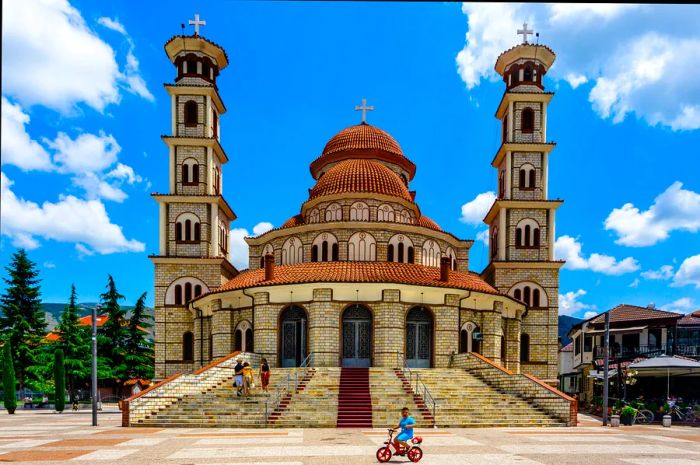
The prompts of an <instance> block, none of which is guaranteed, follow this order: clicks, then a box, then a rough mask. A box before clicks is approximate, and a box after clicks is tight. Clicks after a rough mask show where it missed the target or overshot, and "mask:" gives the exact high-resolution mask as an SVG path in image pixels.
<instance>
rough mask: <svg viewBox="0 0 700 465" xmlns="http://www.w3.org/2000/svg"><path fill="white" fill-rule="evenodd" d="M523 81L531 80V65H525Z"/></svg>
mask: <svg viewBox="0 0 700 465" xmlns="http://www.w3.org/2000/svg"><path fill="white" fill-rule="evenodd" d="M523 81H532V66H530V65H527V66H525V72H524V73H523Z"/></svg>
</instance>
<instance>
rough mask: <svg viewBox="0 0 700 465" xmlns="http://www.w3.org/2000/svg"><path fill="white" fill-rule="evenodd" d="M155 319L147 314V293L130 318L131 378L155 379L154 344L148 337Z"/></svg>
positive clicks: (128, 358) (128, 344)
mask: <svg viewBox="0 0 700 465" xmlns="http://www.w3.org/2000/svg"><path fill="white" fill-rule="evenodd" d="M152 320H153V317H152V316H151V315H148V314H147V313H146V293H145V292H144V293H143V294H141V297H139V299H138V300H137V301H136V305H135V306H134V311H133V312H132V314H131V318H129V325H128V326H127V330H128V331H127V339H126V346H125V349H126V361H127V364H128V366H129V378H141V379H149V380H150V379H153V375H154V372H153V342H151V341H150V340H149V339H148V337H147V334H148V332H147V331H148V328H151V327H153V324H152V323H151V321H152Z"/></svg>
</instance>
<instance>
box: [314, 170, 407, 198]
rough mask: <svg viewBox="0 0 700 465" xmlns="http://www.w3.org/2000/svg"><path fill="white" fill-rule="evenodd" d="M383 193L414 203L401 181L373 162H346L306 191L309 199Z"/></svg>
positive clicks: (327, 173)
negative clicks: (357, 193)
mask: <svg viewBox="0 0 700 465" xmlns="http://www.w3.org/2000/svg"><path fill="white" fill-rule="evenodd" d="M355 192H362V193H370V194H384V195H391V196H394V197H399V198H402V199H404V200H407V201H409V202H412V201H413V198H412V197H411V194H410V193H409V192H408V189H407V188H406V185H405V184H404V183H403V181H401V178H399V176H398V175H397V174H396V173H394V172H393V171H391V170H390V169H389V168H387V167H386V166H384V165H382V164H381V163H379V162H376V161H372V160H345V161H341V162H340V163H338V164H337V165H335V166H333V167H332V168H330V169H329V170H328V171H327V172H326V174H324V175H323V176H322V177H321V179H319V180H318V182H317V183H316V185H315V186H314V187H313V188H312V189H311V190H310V191H309V199H314V198H316V197H321V196H324V195H333V194H345V193H355Z"/></svg>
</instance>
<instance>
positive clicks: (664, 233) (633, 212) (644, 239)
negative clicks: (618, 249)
mask: <svg viewBox="0 0 700 465" xmlns="http://www.w3.org/2000/svg"><path fill="white" fill-rule="evenodd" d="M682 187H683V184H682V183H681V182H679V181H676V182H674V183H673V184H671V185H670V186H669V188H668V189H666V190H665V191H664V192H662V193H661V194H659V196H658V197H656V199H654V204H653V205H652V206H651V207H649V209H648V210H645V211H640V210H639V208H637V207H635V206H634V205H633V204H631V203H626V204H624V205H623V206H622V207H621V208H615V209H613V211H612V212H610V215H608V217H607V218H606V219H605V223H604V224H605V229H608V230H613V231H615V233H616V234H617V235H618V239H617V240H616V241H615V242H616V243H617V244H622V245H626V246H630V247H644V246H649V245H654V244H656V243H657V242H660V241H663V240H665V239H667V238H668V236H669V233H670V232H671V231H674V230H685V231H690V232H696V231H697V230H698V229H700V194H698V193H697V192H693V191H689V190H686V189H682Z"/></svg>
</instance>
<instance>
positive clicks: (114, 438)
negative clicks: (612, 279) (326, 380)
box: [0, 409, 700, 465]
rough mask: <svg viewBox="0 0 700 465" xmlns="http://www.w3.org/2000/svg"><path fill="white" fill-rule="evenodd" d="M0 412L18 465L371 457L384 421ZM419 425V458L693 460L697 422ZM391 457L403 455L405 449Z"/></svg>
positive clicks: (0, 439)
mask: <svg viewBox="0 0 700 465" xmlns="http://www.w3.org/2000/svg"><path fill="white" fill-rule="evenodd" d="M90 421H91V417H90V414H89V412H80V413H72V412H66V413H63V414H55V413H52V412H27V411H23V410H21V409H20V410H18V412H17V414H16V415H14V416H10V415H7V414H3V415H0V462H3V463H5V462H12V463H25V464H44V463H47V464H59V463H78V464H79V463H83V464H112V463H115V464H116V463H118V464H138V465H154V464H158V465H170V464H172V465H200V464H201V465H205V464H222V465H223V464H259V465H272V464H274V465H305V464H318V465H320V464H339V465H340V464H342V465H351V464H372V463H377V462H376V459H375V458H374V454H375V451H376V449H377V447H378V446H379V445H380V444H381V443H382V441H384V437H385V431H384V430H382V429H267V430H260V429H245V430H244V429H232V428H211V429H201V428H197V429H194V428H193V429H189V428H172V429H160V428H121V427H120V426H119V422H120V415H119V413H118V412H117V411H116V410H114V411H111V412H105V413H102V414H100V417H99V423H100V426H99V427H96V428H93V427H91V426H90ZM598 425H599V423H598V422H596V421H594V420H593V419H592V418H589V417H586V416H580V426H579V427H577V428H490V429H450V430H446V429H437V430H436V429H418V434H419V435H421V436H423V437H424V444H423V450H424V452H425V456H424V458H423V460H422V461H421V462H420V463H423V464H426V465H469V464H479V465H481V464H483V465H489V464H493V465H511V464H518V465H536V464H552V465H554V464H557V465H563V464H581V463H584V464H591V465H593V464H595V465H602V464H638V465H651V464H669V465H671V464H672V465H689V464H700V428H691V427H679V426H674V427H672V428H670V429H669V428H663V427H661V426H660V425H653V426H632V427H623V428H615V429H613V428H602V427H601V426H598ZM391 463H410V462H409V461H408V459H406V458H404V457H397V458H394V459H392V461H391Z"/></svg>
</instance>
